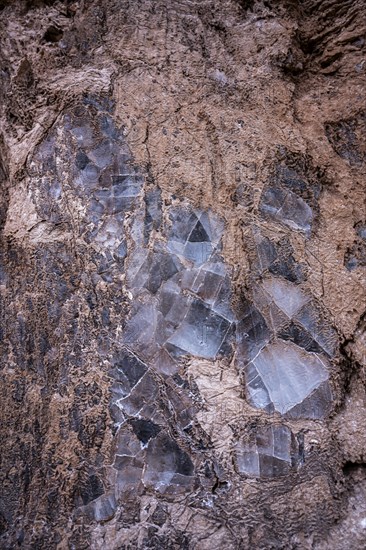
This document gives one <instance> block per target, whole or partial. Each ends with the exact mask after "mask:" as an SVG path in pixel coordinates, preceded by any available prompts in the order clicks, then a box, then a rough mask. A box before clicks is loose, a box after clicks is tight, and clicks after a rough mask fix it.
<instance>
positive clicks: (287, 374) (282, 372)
mask: <svg viewBox="0 0 366 550" xmlns="http://www.w3.org/2000/svg"><path fill="white" fill-rule="evenodd" d="M246 373H247V374H246V384H247V392H248V397H249V400H250V402H251V403H252V404H253V405H254V406H255V407H258V408H265V409H268V410H269V409H270V408H271V407H272V406H273V408H274V409H275V410H276V411H278V412H279V413H281V414H285V413H287V412H288V411H290V410H291V409H292V408H293V407H295V406H296V405H298V404H300V403H301V402H302V401H304V399H305V398H307V397H308V396H309V395H310V394H311V393H312V392H313V391H314V390H316V388H318V387H319V386H320V385H321V384H322V383H323V382H324V381H327V380H328V376H329V374H328V365H327V364H326V362H325V360H322V359H321V358H320V357H318V356H316V355H314V354H313V353H308V352H306V351H304V350H302V349H301V348H299V347H298V346H296V345H295V344H292V343H285V342H279V341H277V342H274V343H272V344H268V345H267V346H266V347H265V348H264V349H263V350H262V351H261V352H260V353H259V354H258V355H257V356H256V357H255V358H254V359H253V361H252V363H251V364H250V365H248V367H247V369H246Z"/></svg>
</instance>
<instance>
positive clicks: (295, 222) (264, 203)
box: [260, 187, 313, 234]
mask: <svg viewBox="0 0 366 550" xmlns="http://www.w3.org/2000/svg"><path fill="white" fill-rule="evenodd" d="M260 210H261V212H262V213H263V214H267V215H268V216H270V217H271V218H273V219H275V220H277V221H280V222H282V223H284V224H285V225H288V226H289V227H291V228H293V229H300V230H302V231H304V232H305V233H307V234H309V233H310V230H311V224H312V220H313V213H312V210H311V208H310V206H309V205H308V204H307V203H306V202H305V201H304V200H303V199H302V198H301V197H298V196H297V195H295V193H293V192H292V191H289V190H284V189H279V188H275V187H271V188H268V189H266V190H265V191H264V192H263V194H262V197H261V203H260Z"/></svg>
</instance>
